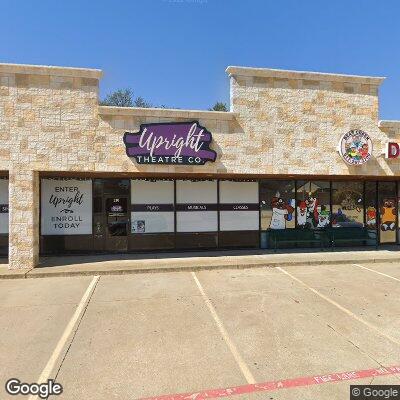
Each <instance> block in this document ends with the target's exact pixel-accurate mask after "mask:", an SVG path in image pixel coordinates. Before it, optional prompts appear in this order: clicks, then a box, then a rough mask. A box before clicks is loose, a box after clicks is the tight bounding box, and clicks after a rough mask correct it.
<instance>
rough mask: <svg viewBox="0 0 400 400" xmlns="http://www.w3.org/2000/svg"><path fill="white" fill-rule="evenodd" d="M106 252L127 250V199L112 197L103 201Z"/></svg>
mask: <svg viewBox="0 0 400 400" xmlns="http://www.w3.org/2000/svg"><path fill="white" fill-rule="evenodd" d="M105 203H106V204H105V205H106V207H105V209H106V218H107V224H106V250H107V251H127V250H128V226H129V217H128V197H122V196H118V197H116V196H113V197H107V198H106V199H105Z"/></svg>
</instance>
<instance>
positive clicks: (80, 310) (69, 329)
mask: <svg viewBox="0 0 400 400" xmlns="http://www.w3.org/2000/svg"><path fill="white" fill-rule="evenodd" d="M99 278H100V276H98V275H96V276H94V277H93V279H92V281H91V282H90V284H89V286H88V287H87V289H86V291H85V293H84V295H83V296H82V298H81V301H80V302H79V304H78V306H77V308H76V310H75V312H74V314H73V315H72V317H71V319H70V320H69V322H68V325H67V326H66V328H65V329H64V332H63V334H62V336H61V338H60V339H59V341H58V343H57V345H56V347H55V348H54V351H53V353H52V354H51V356H50V358H49V361H48V362H47V364H46V366H45V367H44V369H43V371H42V373H41V375H40V377H39V379H38V380H37V383H43V382H46V381H47V380H48V379H49V378H50V375H51V372H52V371H53V368H54V366H55V364H56V361H57V359H58V357H59V356H60V354H61V352H62V350H63V348H64V346H65V344H66V343H67V340H68V338H69V337H70V336H71V334H72V333H73V331H74V330H75V331H76V329H75V327H76V326H77V323H78V322H79V320H80V319H81V317H82V315H83V314H84V312H85V310H86V307H87V305H88V303H89V301H90V298H91V297H92V294H93V292H94V289H95V288H96V285H97V282H98V281H99ZM36 399H38V396H37V395H31V396H30V397H29V399H28V400H36Z"/></svg>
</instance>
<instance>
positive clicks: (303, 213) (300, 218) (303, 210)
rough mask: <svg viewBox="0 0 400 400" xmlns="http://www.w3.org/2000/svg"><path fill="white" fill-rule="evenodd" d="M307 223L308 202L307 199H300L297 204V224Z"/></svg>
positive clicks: (303, 224) (301, 225)
mask: <svg viewBox="0 0 400 400" xmlns="http://www.w3.org/2000/svg"><path fill="white" fill-rule="evenodd" d="M306 223H307V204H306V202H305V201H300V202H299V204H298V206H297V225H298V226H300V227H305V226H306Z"/></svg>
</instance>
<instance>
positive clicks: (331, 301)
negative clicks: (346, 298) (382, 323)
mask: <svg viewBox="0 0 400 400" xmlns="http://www.w3.org/2000/svg"><path fill="white" fill-rule="evenodd" d="M276 268H277V269H278V270H279V271H281V272H283V273H284V274H286V275H287V276H289V277H290V278H292V279H293V280H295V281H296V282H298V283H300V284H301V285H303V286H305V287H306V288H307V289H309V290H310V291H311V292H313V293H314V294H316V295H317V296H319V297H321V299H324V300H325V301H327V302H328V303H330V304H332V305H333V306H335V307H336V308H338V309H339V310H341V311H343V312H344V313H345V314H347V315H349V316H350V317H352V318H354V319H355V320H357V321H358V322H361V323H362V324H364V325H365V326H367V327H368V328H370V329H371V330H373V331H374V332H376V333H378V334H379V335H380V336H383V337H384V338H386V339H387V340H389V341H390V342H392V343H394V344H396V345H398V346H400V340H398V339H396V338H394V337H392V336H389V335H387V334H386V333H384V332H382V331H381V330H380V329H379V328H378V327H376V326H375V325H373V324H370V323H369V322H368V321H365V320H364V319H363V318H360V317H359V316H358V315H356V314H354V313H352V312H351V311H350V310H348V309H347V308H345V307H343V306H341V305H340V304H339V303H336V301H334V300H332V299H330V298H329V297H327V296H325V295H324V294H322V293H321V292H319V291H318V290H316V289H314V288H312V287H311V286H308V285H307V284H306V283H305V282H303V281H302V280H301V279H299V278H296V277H295V276H294V275H292V274H291V273H289V272H287V271H285V270H284V269H283V268H282V267H276Z"/></svg>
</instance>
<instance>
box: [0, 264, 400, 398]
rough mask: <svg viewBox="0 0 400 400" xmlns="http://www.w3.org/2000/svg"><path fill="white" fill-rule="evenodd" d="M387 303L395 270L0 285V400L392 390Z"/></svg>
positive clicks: (398, 326) (395, 360)
mask: <svg viewBox="0 0 400 400" xmlns="http://www.w3.org/2000/svg"><path fill="white" fill-rule="evenodd" d="M399 299H400V264H398V263H386V264H383V263H382V264H349V265H319V266H310V265H308V266H291V267H284V268H267V267H265V268H254V269H243V270H238V269H235V270H219V271H201V272H196V273H193V272H174V273H153V274H137V275H120V276H101V277H91V276H87V277H74V278H72V277H68V278H41V279H15V280H3V281H0V331H1V340H0V379H1V382H2V388H1V389H0V390H2V391H3V392H2V393H1V395H0V398H1V399H3V398H5V399H6V398H10V399H15V398H28V397H27V396H8V395H7V394H6V392H5V389H4V383H5V382H6V381H7V380H8V379H9V378H11V377H16V378H18V379H20V380H21V381H23V382H37V381H41V380H46V379H48V378H55V379H56V381H57V382H59V383H61V385H62V386H63V390H64V391H63V393H62V394H61V395H60V396H57V397H56V396H51V397H50V398H52V399H58V398H60V399H71V400H72V399H93V400H94V399H96V400H101V399H130V400H135V399H143V398H154V399H155V398H162V399H173V400H175V399H197V400H198V399H202V398H216V397H217V394H218V396H219V397H221V395H224V396H225V397H226V398H232V399H273V400H277V399H279V400H284V399H285V400H286V399H297V400H300V399H320V400H324V399H333V398H335V399H348V398H349V386H350V384H368V383H374V384H391V383H392V384H400V306H399ZM390 367H391V368H390ZM344 372H346V373H347V374H342V373H344ZM217 389H218V390H217ZM182 393H185V394H186V395H185V396H179V394H182ZM196 393H197V395H196ZM161 396H163V397H161ZM33 398H34V397H33V396H31V398H30V400H32V399H33Z"/></svg>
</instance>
